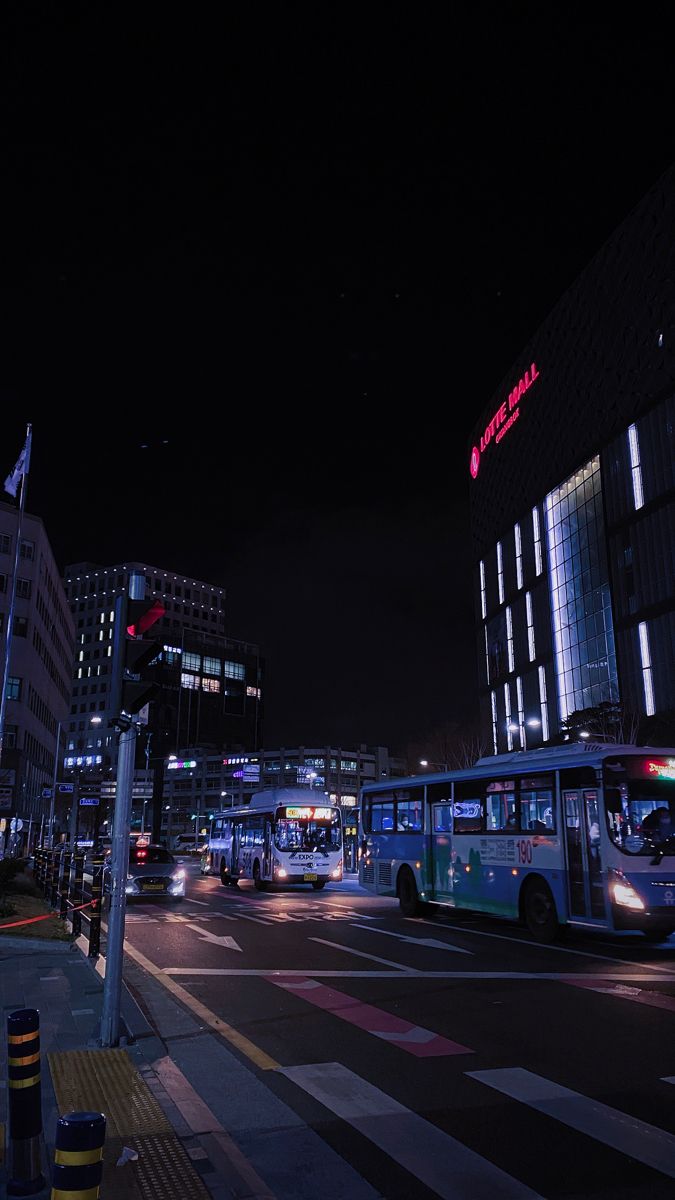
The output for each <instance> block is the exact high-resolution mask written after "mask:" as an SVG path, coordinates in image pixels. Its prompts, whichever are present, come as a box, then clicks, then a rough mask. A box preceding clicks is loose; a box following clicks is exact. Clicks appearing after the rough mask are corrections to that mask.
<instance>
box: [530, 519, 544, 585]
mask: <svg viewBox="0 0 675 1200" xmlns="http://www.w3.org/2000/svg"><path fill="white" fill-rule="evenodd" d="M532 534H533V536H534V571H535V574H536V575H541V573H542V570H543V563H542V557H541V529H540V527H539V509H538V508H537V506H536V504H535V506H534V508H533V509H532Z"/></svg>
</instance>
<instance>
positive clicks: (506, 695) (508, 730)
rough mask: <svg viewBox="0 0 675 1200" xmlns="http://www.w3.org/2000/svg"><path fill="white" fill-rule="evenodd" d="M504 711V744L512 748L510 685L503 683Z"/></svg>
mask: <svg viewBox="0 0 675 1200" xmlns="http://www.w3.org/2000/svg"><path fill="white" fill-rule="evenodd" d="M504 711H505V713H506V746H507V749H509V750H513V730H512V729H511V685H510V684H508V683H505V684H504Z"/></svg>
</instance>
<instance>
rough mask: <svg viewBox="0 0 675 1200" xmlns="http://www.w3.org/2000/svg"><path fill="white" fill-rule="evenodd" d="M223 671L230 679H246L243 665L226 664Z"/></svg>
mask: <svg viewBox="0 0 675 1200" xmlns="http://www.w3.org/2000/svg"><path fill="white" fill-rule="evenodd" d="M223 671H224V672H225V675H226V676H227V678H228V679H244V677H245V672H244V665H243V663H235V662H225V663H223Z"/></svg>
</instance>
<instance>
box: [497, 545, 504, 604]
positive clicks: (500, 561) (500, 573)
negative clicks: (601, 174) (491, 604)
mask: <svg viewBox="0 0 675 1200" xmlns="http://www.w3.org/2000/svg"><path fill="white" fill-rule="evenodd" d="M497 586H498V588H499V603H500V604H503V603H504V557H503V555H502V544H501V542H497Z"/></svg>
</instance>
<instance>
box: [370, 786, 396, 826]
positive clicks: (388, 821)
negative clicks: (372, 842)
mask: <svg viewBox="0 0 675 1200" xmlns="http://www.w3.org/2000/svg"><path fill="white" fill-rule="evenodd" d="M370 828H371V830H372V831H373V833H384V832H387V831H388V830H392V829H393V828H394V798H393V796H391V795H388V796H383V797H382V799H380V798H379V797H378V798H377V799H375V798H373V799H372V800H371V803H370Z"/></svg>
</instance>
